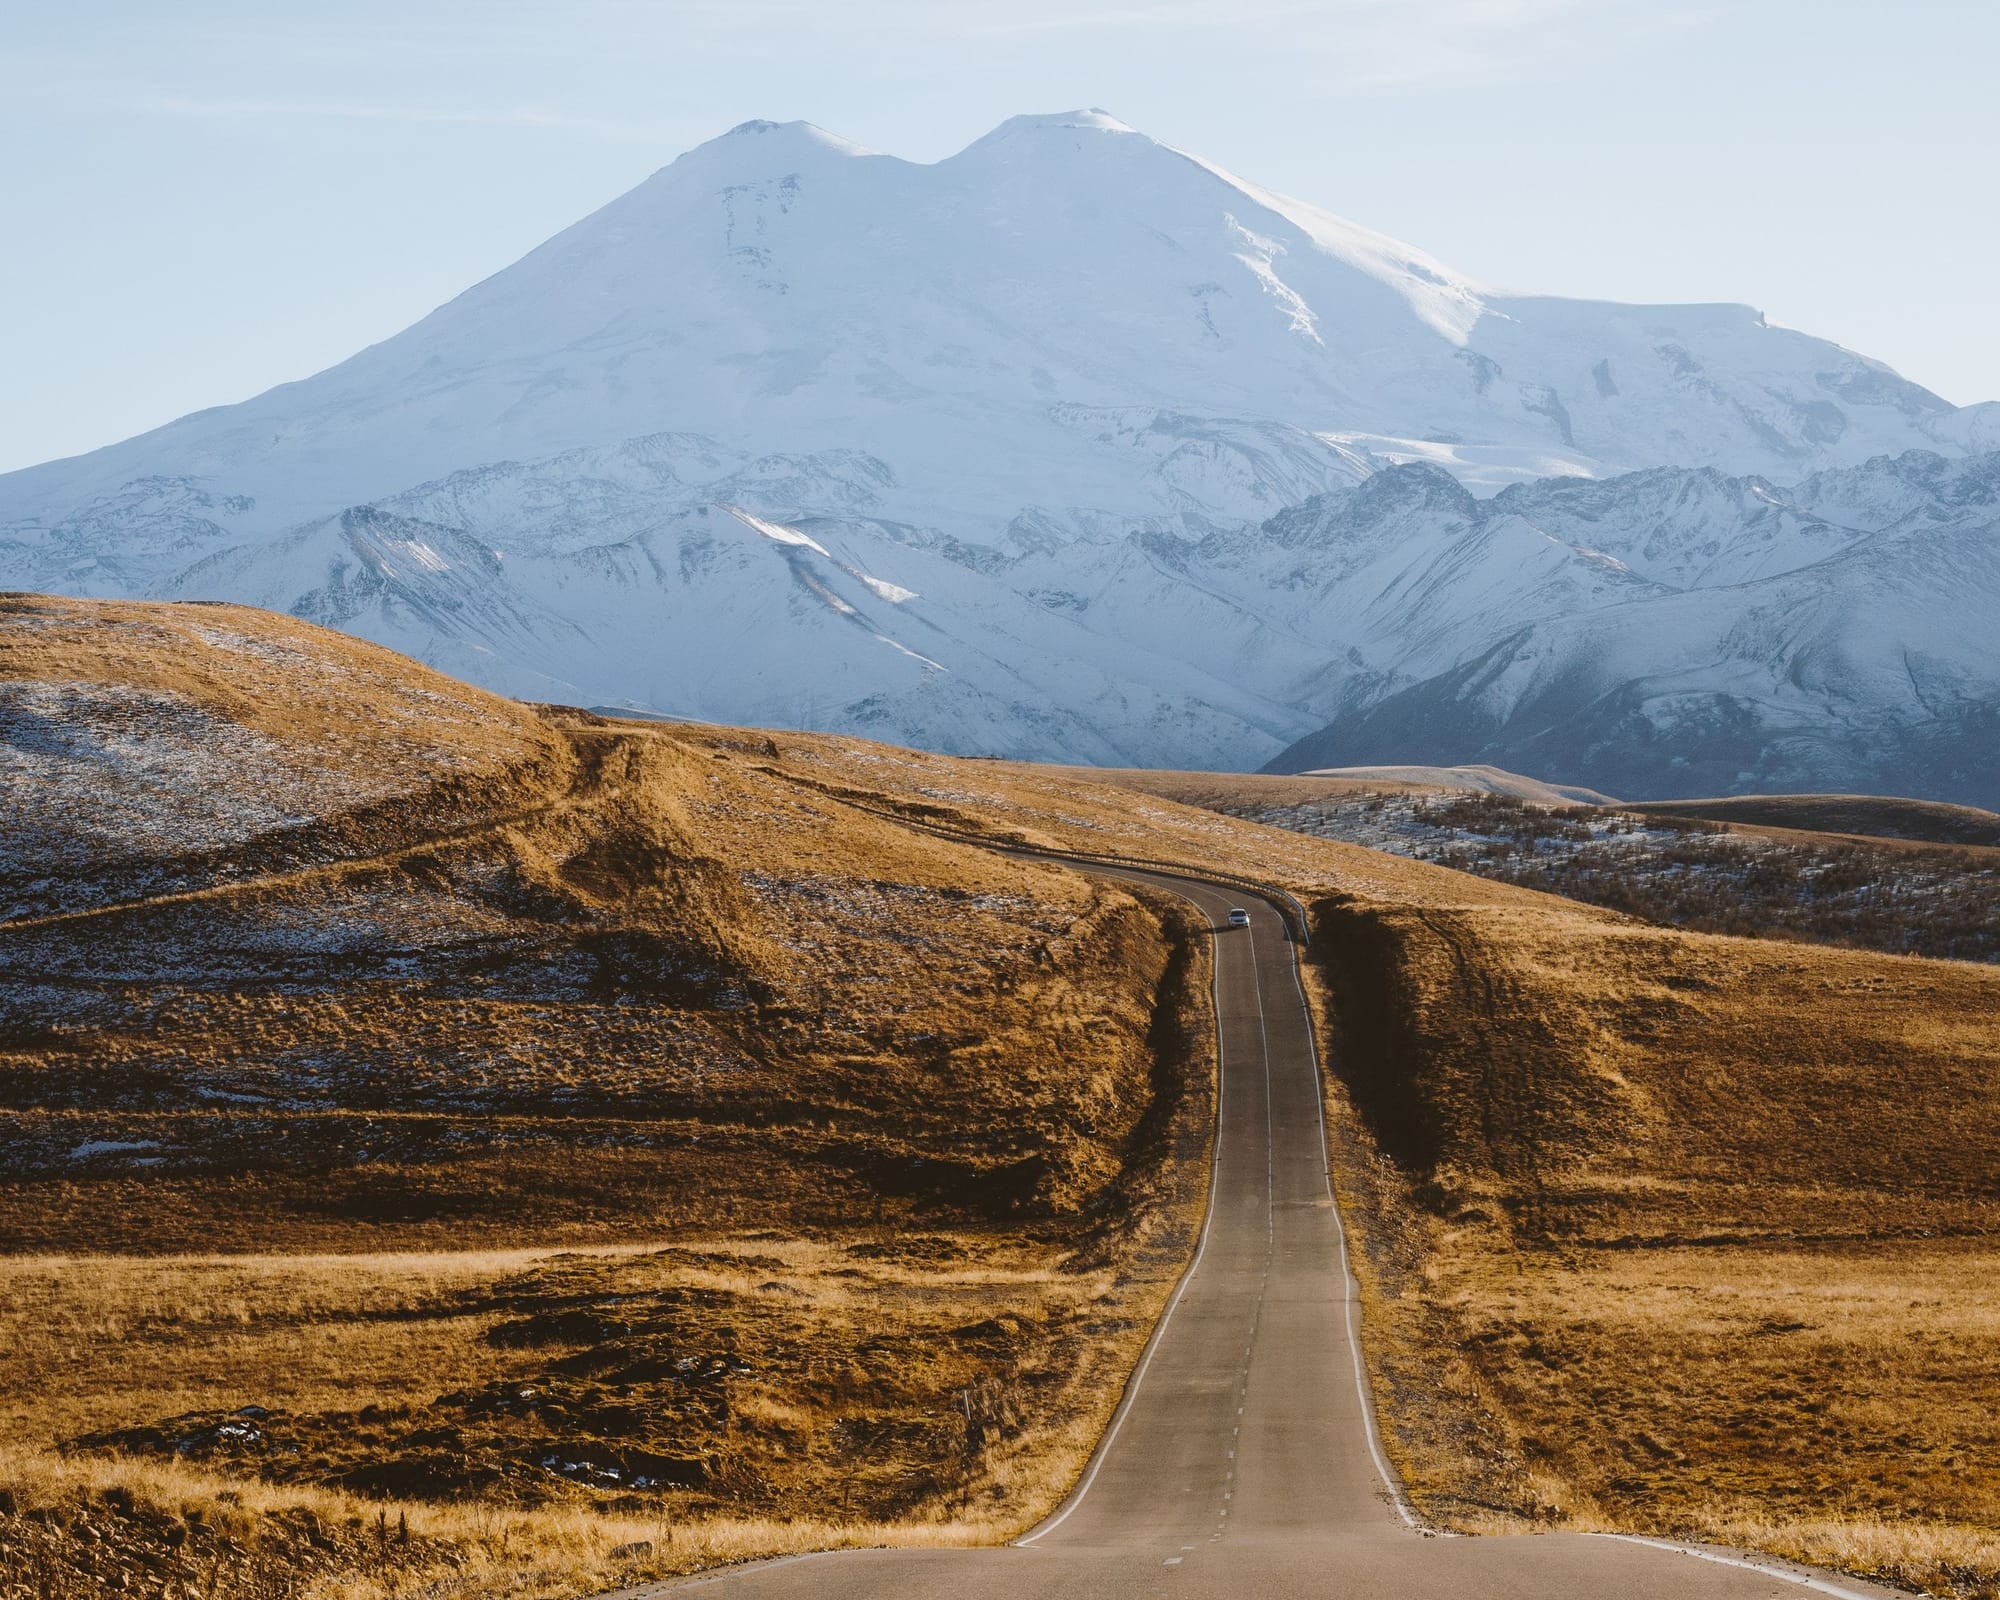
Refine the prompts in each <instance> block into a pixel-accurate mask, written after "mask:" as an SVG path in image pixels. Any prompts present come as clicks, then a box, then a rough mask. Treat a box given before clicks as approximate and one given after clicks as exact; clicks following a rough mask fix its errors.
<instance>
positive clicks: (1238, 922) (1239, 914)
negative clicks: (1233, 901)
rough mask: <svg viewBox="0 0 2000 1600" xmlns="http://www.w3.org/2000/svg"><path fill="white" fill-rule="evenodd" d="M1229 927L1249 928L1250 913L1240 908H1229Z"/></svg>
mask: <svg viewBox="0 0 2000 1600" xmlns="http://www.w3.org/2000/svg"><path fill="white" fill-rule="evenodd" d="M1229 925H1230V927H1232V928H1247V927H1249V926H1250V913H1249V912H1247V911H1245V910H1244V909H1243V908H1242V907H1241V906H1231V907H1230V908H1229Z"/></svg>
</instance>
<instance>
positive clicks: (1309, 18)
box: [0, 0, 2000, 470]
mask: <svg viewBox="0 0 2000 1600" xmlns="http://www.w3.org/2000/svg"><path fill="white" fill-rule="evenodd" d="M1996 62H2000V3H1995V0H1903V3H1901V4H1889V3H1887V0H1872V3H1860V0H1817V3H1815V0H1707V3H1703V0H1318V3H1303V0H1235V3H1222V0H1210V3H1193V0H1012V3H1006V4H992V3H986V0H981V3H977V4H975V3H970V0H873V3H850V4H843V3H840V0H817V3H800V0H565V3H562V4H540V5H535V4H526V3H519V0H431V3H424V0H401V3H393V4H392V3H376V0H347V3H333V0H327V3H314V0H285V3H283V4H282V5H278V6H274V5H272V4H270V3H269V0H174V3H173V4H171V5H167V4H159V3H154V4H145V3H139V0H129V3H123V4H119V3H104V0H13V3H11V4H9V5H8V6H6V7H5V9H4V11H0V241H4V243H0V374H4V382H0V470H4V469H7V468H11V467H15V466H22V465H26V464H28V463H30V462H33V461H38V460H41V459H44V458H46V457H49V456H53V455H62V454H69V453H72V452H75V451H79V450H85V449H89V448H91V447H93V446H96V445H99V444H105V443H109V442H110V441H112V440H114V439H117V438H121V437H123V436H125V435H127V434H130V433H134V432H137V431H139V430H140V429H142V428H146V427H150V426H153V425H155V424H157V423H160V422H164V421H167V420H168V419H170V418H172V417H174V416H177V415H180V414H181V413H183V412H186V411H190V410H194V409H197V408H199V407H202V406H207V405H216V404H221V403H225V402H228V401H232V400H240V399H243V398H245V397H246V396H248V395H250V394H253V393H255V392H257V391H258V390H260V389H263V388H266V387H268V386H269V385H271V384H273V383H278V382H282V381H284V380H286V379H289V378H295V377H301V376H304V375H305V374H306V373H308V372H311V371H314V370H316V369H318V368H320V367H323V366H326V365H328V364H330V363H332V362H334V361H337V360H339V359H340V358H342V357H344V356H346V355H349V354H351V353H352V352H353V351H354V350H356V349H358V348H359V347H361V346H362V345H364V344H367V343H369V342H371V341H373V340H376V339H379V338H382V337H384V336H385V335H387V334H390V333H393V332H395V331H396V330H397V329H398V328H400V327H402V326H404V325H406V324H407V323H409V322H411V321H413V320H415V319H416V318H417V317H419V316H421V315H422V314H423V313H424V312H425V311H427V310H429V309H430V308H431V307H432V306H434V305H436V304H438V303H439V302H440V301H443V300H445V299H448V298H449V297H450V296H452V295H453V294H455V293H457V292H458V291H459V290H460V289H462V288H464V287H465V286H466V285H467V284H469V283H471V282H473V281H474V280H476V279H478V278H480V277H483V276H484V275H486V274H487V273H490V272H492V271H494V270H496V269H498V268H500V267H502V266H505V265H506V264H507V263H508V262H509V261H511V260H513V259H514V258H515V257H517V256H519V255H520V254H522V253H523V252H524V251H526V250H528V249H529V248H530V247H532V246H533V245H535V244H536V243H538V242H539V241H540V240H541V239H543V238H545V237H546V236H547V235H549V234H550V233H553V232H554V231H555V230H556V229H558V228H560V227H562V226H564V225H565V224H567V223H569V222H571V221H573V220H575V219H576V218H577V217H579V216H582V215H583V214H584V213H585V212H587V211H589V210H591V209H593V208H594V207H596V206H598V205H600V204H602V203H603V202H604V201H606V200H609V199H610V198H611V197H612V196H614V195H616V194H618V193H620V192H621V191H623V190H624V189H627V188H629V187H630V186H631V185H633V184H634V183H637V182H638V181H639V180H640V179H642V178H643V177H645V176H646V174H647V173H648V172H650V171H652V170H653V169H654V168H656V167H659V166H661V165H663V164H665V163H666V162H668V161H670V160H671V159H672V158H673V157H674V156H675V155H676V154H678V153H679V152H680V151H682V150H683V149H685V148H687V147H688V146H690V145H693V144H697V143H699V142H701V141H702V140H704V139H707V138H710V137H712V136H714V135H715V134H718V133H720V132H722V131H723V130H725V129H726V128H728V127H730V126H732V125H734V124H735V123H738V122H741V121H744V120H746V119H748V118H751V117H769V118H773V119H777V120H789V119H791V118H794V117H803V118H806V119H808V120H810V121H813V122H817V123H820V124H821V125H823V126H825V127H827V128H830V129H832V130H833V131H835V132H837V133H840V134H842V135H844V136H846V137H847V138H850V139H853V140H855V141H857V142H859V143H861V144H864V145H868V146H871V147H873V148H875V149H879V150H887V151H891V152H893V153H895V154H898V155H902V156H907V157H910V158H912V159H916V160H934V159H936V158H938V157H940V156H943V155H946V154H949V153H950V152H951V151H953V150H955V149H957V148H959V147H960V146H962V145H964V144H966V143H967V142H969V141H970V140H972V139H973V138H975V137H977V136H978V135H979V134H981V133H983V132H985V131H986V130H987V129H988V128H990V127H991V126H992V125H993V124H994V123H996V122H999V121H1000V120H1001V119H1003V118H1004V117H1007V116H1009V115H1012V114H1014V113H1016V112H1020V111H1054V110H1064V109H1069V108H1071V107H1075V106H1081V105H1099V106H1103V107H1105V108H1106V109H1108V110H1110V111H1112V112H1114V113H1116V114H1117V115H1118V116H1120V117H1123V118H1124V119H1125V120H1126V121H1127V122H1130V123H1133V124H1134V125H1136V126H1137V127H1139V128H1141V129H1143V130H1145V131H1146V132H1148V133H1150V134H1152V135H1153V136H1154V137H1156V138H1159V139H1162V140H1165V141H1166V142H1168V143H1171V144H1176V145H1180V146H1183V147H1185V148H1188V149H1192V150H1195V151H1198V152H1200V153H1202V154H1203V155H1205V156H1207V157H1209V158H1210V159H1212V160H1215V161H1217V162H1219V163H1221V164H1222V165H1224V166H1226V167H1229V168H1231V169H1232V170H1234V171H1236V172H1239V173H1241V174H1242V175H1243V176H1245V177H1249V178H1254V179H1255V180H1257V181H1258V182H1260V183H1263V184H1266V185H1268V186H1270V187H1273V188H1277V189H1281V190H1285V191H1288V192H1290V193H1293V194H1296V195H1298V196H1300V197H1302V198H1305V199H1308V200H1312V201H1314V202H1317V203H1318V204H1321V205H1324V206H1326V207H1328V208H1330V209H1332V210H1334V211H1336V212H1339V213H1341V214H1343V215H1346V216H1349V217H1351V218H1353V219H1355V220H1356V221H1359V222H1362V223H1365V224H1367V225H1369V226H1371V227H1375V228H1379V229H1382V230H1384V231H1386V232H1388V233H1392V234H1395V235H1397V236H1398V237H1401V238H1403V239H1406V240H1408V241H1409V242H1411V243H1413V244H1416V245H1419V246H1421V247H1422V248H1424V249H1426V250H1428V251H1430V252H1431V253H1432V254H1434V255H1436V256H1439V257H1441V258H1442V259H1443V260H1445V261H1446V262H1448V263H1450V264H1451V265H1452V266H1454V267H1457V268H1458V269H1460V270H1462V271H1464V272H1467V273H1470V274H1472V275H1473V276H1475V277H1478V278H1482V279H1484V280H1486V281H1488V282H1491V283H1494V284H1496V285H1499V286H1501V287H1506V288H1514V289H1531V290H1546V291H1551V292H1556V293H1565V294H1582V295H1592V296H1598V297H1603V298H1611V299H1626V300H1683V301H1685V300H1723V299H1727V300H1741V301H1747V302H1749V303H1750V304H1753V305H1756V306H1758V307H1760V308H1762V309H1763V310H1764V311H1765V312H1766V313H1767V314H1768V315H1769V316H1770V317H1771V318H1772V319H1773V320H1774V321H1778V322H1783V323H1788V324H1791V325H1793V326H1796V327H1801V328H1805V329H1808V330H1810V331H1811V332H1813V333H1816V334H1820V335H1822V336H1824V337H1827V338H1831V339H1836V340H1838V341H1840V342H1841V343H1842V344H1845V345H1848V346H1850V347H1851V348H1853V349H1857V350H1860V351H1863V352H1865V353H1867V354H1869V355H1872V356H1876V357H1879V358H1880V359H1882V360H1885V361H1888V362H1890V363H1891V364H1892V365H1894V366H1896V367H1897V368H1899V369H1900V370H1901V371H1902V372H1904V373H1905V374H1906V375H1907V376H1909V377H1911V378H1914V379H1916V380H1917V381H1919V382H1921V383H1925V384H1928V385H1929V386H1931V387H1932V388H1934V389H1936V390H1938V392H1940V393H1941V394H1943V395H1944V396H1945V397H1946V398H1948V399H1951V400H1954V401H1957V402H1960V403H1965V402H1969V401H1974V400H1984V399H1996V398H2000V319H1996V317H1995V314H1994V306H1993V301H1994V297H1995V284H1996V282H2000V207H1996V206H1995V204H1994V200H1993V194H1994V189H1995V169H1996V166H2000V92H1996V88H1995V82H1994V67H1995V63H1996Z"/></svg>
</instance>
